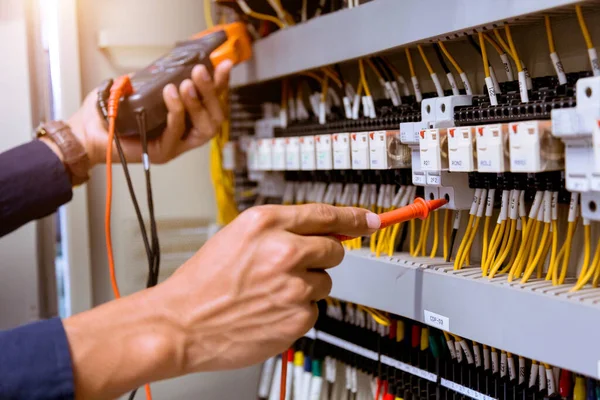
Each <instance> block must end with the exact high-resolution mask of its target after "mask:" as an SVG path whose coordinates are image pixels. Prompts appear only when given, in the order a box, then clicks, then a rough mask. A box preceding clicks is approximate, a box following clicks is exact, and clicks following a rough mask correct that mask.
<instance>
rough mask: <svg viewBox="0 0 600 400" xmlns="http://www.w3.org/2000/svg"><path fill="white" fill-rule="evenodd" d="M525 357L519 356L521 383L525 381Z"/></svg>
mask: <svg viewBox="0 0 600 400" xmlns="http://www.w3.org/2000/svg"><path fill="white" fill-rule="evenodd" d="M525 374H526V371H525V359H524V358H523V357H519V385H522V384H524V383H525Z"/></svg>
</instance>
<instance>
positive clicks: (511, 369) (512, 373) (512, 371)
mask: <svg viewBox="0 0 600 400" xmlns="http://www.w3.org/2000/svg"><path fill="white" fill-rule="evenodd" d="M508 377H509V378H510V380H511V381H512V380H515V379H517V369H516V368H515V359H514V358H513V357H509V358H508Z"/></svg>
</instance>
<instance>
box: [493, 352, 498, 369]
mask: <svg viewBox="0 0 600 400" xmlns="http://www.w3.org/2000/svg"><path fill="white" fill-rule="evenodd" d="M498 371H499V365H498V352H497V351H492V373H494V374H496V373H498Z"/></svg>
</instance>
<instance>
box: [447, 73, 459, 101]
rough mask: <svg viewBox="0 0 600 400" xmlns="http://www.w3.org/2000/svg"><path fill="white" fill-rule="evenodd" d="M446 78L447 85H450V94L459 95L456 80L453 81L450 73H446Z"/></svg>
mask: <svg viewBox="0 0 600 400" xmlns="http://www.w3.org/2000/svg"><path fill="white" fill-rule="evenodd" d="M446 78H448V83H449V84H450V87H451V88H452V94H453V95H454V96H458V95H460V90H458V86H457V85H456V79H454V75H453V74H452V72H448V73H447V74H446Z"/></svg>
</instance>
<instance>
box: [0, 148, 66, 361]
mask: <svg viewBox="0 0 600 400" xmlns="http://www.w3.org/2000/svg"><path fill="white" fill-rule="evenodd" d="M72 196H73V193H72V189H71V182H70V181H69V176H68V174H67V172H66V170H65V167H64V165H63V163H62V162H61V161H60V159H59V158H58V157H57V156H56V154H54V152H53V151H52V150H50V148H49V147H48V146H47V145H46V144H44V143H42V142H40V141H39V140H34V141H32V142H29V143H27V144H24V145H22V146H19V147H15V148H14V149H11V150H8V151H6V152H4V153H2V154H0V236H4V235H6V234H7V233H10V232H12V231H14V230H15V229H17V228H19V227H20V226H22V225H24V224H26V223H27V222H29V221H33V220H35V219H39V218H43V217H46V216H48V215H50V214H52V213H54V212H55V211H56V209H57V208H58V207H60V206H61V205H63V204H65V203H66V202H68V201H69V200H71V198H72ZM0 351H1V350H0Z"/></svg>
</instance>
